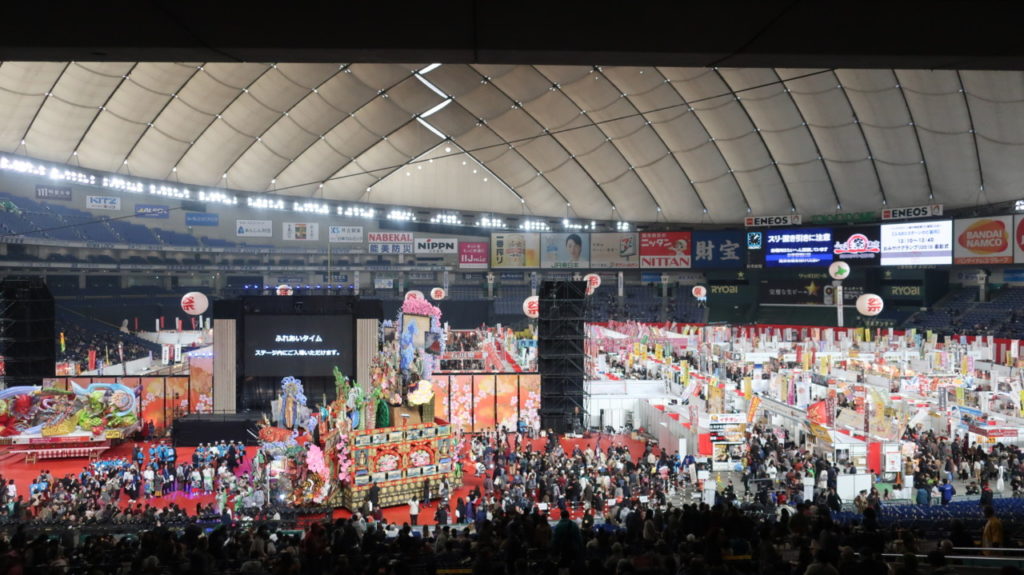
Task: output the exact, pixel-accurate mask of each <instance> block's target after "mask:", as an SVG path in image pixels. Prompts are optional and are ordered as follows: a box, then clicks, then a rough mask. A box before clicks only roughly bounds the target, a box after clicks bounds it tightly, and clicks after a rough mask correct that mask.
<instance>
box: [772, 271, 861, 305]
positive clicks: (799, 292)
mask: <svg viewBox="0 0 1024 575" xmlns="http://www.w3.org/2000/svg"><path fill="white" fill-rule="evenodd" d="M863 293H864V284H863V280H859V279H854V280H846V281H844V282H843V303H844V304H846V305H852V304H853V303H854V302H855V301H856V300H857V298H858V297H860V296H861V294H863ZM759 298H760V300H761V303H763V304H790V305H835V288H834V287H833V285H832V280H831V278H829V277H827V276H826V275H825V274H800V276H799V277H796V278H785V279H782V278H780V279H766V280H761V283H760V287H759Z"/></svg>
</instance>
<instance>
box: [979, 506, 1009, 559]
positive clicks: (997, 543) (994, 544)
mask: <svg viewBox="0 0 1024 575" xmlns="http://www.w3.org/2000/svg"><path fill="white" fill-rule="evenodd" d="M983 514H984V515H985V527H984V528H983V529H982V531H981V546H982V547H984V548H986V550H985V551H982V554H983V555H998V554H999V552H998V551H992V550H991V549H998V548H1000V547H1003V545H1005V542H1006V538H1005V536H1004V531H1003V521H1002V520H1001V519H999V518H998V517H996V511H995V509H993V508H992V506H991V505H986V506H985V510H984V511H983Z"/></svg>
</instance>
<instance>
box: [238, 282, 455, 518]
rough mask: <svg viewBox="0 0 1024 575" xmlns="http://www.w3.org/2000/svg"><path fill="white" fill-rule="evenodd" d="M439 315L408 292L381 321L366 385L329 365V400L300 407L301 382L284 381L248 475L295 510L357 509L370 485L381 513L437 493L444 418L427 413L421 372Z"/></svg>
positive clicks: (443, 469)
mask: <svg viewBox="0 0 1024 575" xmlns="http://www.w3.org/2000/svg"><path fill="white" fill-rule="evenodd" d="M440 320H441V310H440V309H439V308H437V307H436V306H434V305H432V304H431V303H430V302H428V301H427V300H426V299H425V298H423V297H422V295H419V294H415V293H411V294H410V295H409V297H407V299H406V300H405V302H404V303H403V305H402V307H401V309H400V311H399V312H398V316H397V317H396V318H395V320H394V321H391V320H388V321H385V322H382V324H381V326H380V337H379V341H378V344H379V345H378V349H379V351H378V354H377V355H376V357H375V358H374V359H373V364H372V369H371V373H372V375H371V381H370V382H367V383H365V384H364V383H357V382H355V381H353V380H351V379H349V377H347V376H346V375H345V374H343V373H341V371H339V370H338V369H337V368H335V369H334V380H335V397H336V399H335V400H334V401H333V402H330V403H327V402H326V401H325V402H324V404H322V405H321V406H320V407H319V408H317V409H311V408H310V407H309V406H308V405H307V398H306V396H305V395H304V390H303V388H302V382H301V381H300V380H298V379H295V378H293V377H286V378H284V380H282V382H281V390H280V395H279V397H278V399H277V400H275V401H274V402H273V403H272V412H273V418H274V420H273V423H272V422H271V421H269V420H268V419H266V418H265V421H264V425H263V426H262V427H261V429H260V431H259V440H260V445H261V448H260V452H259V454H258V455H257V457H258V460H257V465H255V466H254V468H255V469H257V470H258V471H257V473H258V474H259V477H258V478H257V479H259V480H263V481H266V482H267V484H268V487H269V488H270V494H271V497H272V498H275V499H276V500H280V501H288V502H291V503H292V504H294V505H330V506H332V507H345V508H348V509H358V508H360V507H361V506H362V505H363V503H364V501H365V500H366V497H367V494H368V492H369V489H370V487H371V486H372V485H373V484H376V485H377V486H378V487H379V488H380V497H379V501H378V504H379V505H380V506H382V507H387V506H392V505H401V504H405V503H406V502H407V501H408V500H409V499H410V498H416V499H419V498H420V497H421V494H422V493H423V490H424V484H425V483H428V484H429V486H430V491H431V493H437V492H438V491H439V487H438V486H439V484H440V483H441V481H442V479H444V478H445V477H446V476H448V475H450V474H451V473H453V471H454V469H455V467H454V466H455V456H454V453H455V445H454V443H453V437H452V428H451V425H450V424H449V423H448V422H447V421H443V420H440V419H438V418H436V417H435V416H434V399H435V398H434V392H433V389H432V386H431V383H430V376H431V374H432V373H433V371H434V369H435V366H436V365H437V364H438V363H439V361H438V358H439V357H440V355H441V354H442V353H443V351H444V345H445V333H444V329H443V328H442V324H441V321H440Z"/></svg>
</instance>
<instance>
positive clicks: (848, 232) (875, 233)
mask: <svg viewBox="0 0 1024 575" xmlns="http://www.w3.org/2000/svg"><path fill="white" fill-rule="evenodd" d="M832 242H833V245H832V255H833V257H834V258H835V261H837V262H846V263H848V264H850V265H854V266H862V265H878V261H879V259H881V257H882V236H881V231H880V230H879V227H878V226H857V227H852V228H836V229H834V230H832Z"/></svg>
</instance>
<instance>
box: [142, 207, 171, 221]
mask: <svg viewBox="0 0 1024 575" xmlns="http://www.w3.org/2000/svg"><path fill="white" fill-rule="evenodd" d="M135 217H136V218H156V219H159V220H166V219H167V218H169V217H171V206H161V205H158V204H135Z"/></svg>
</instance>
